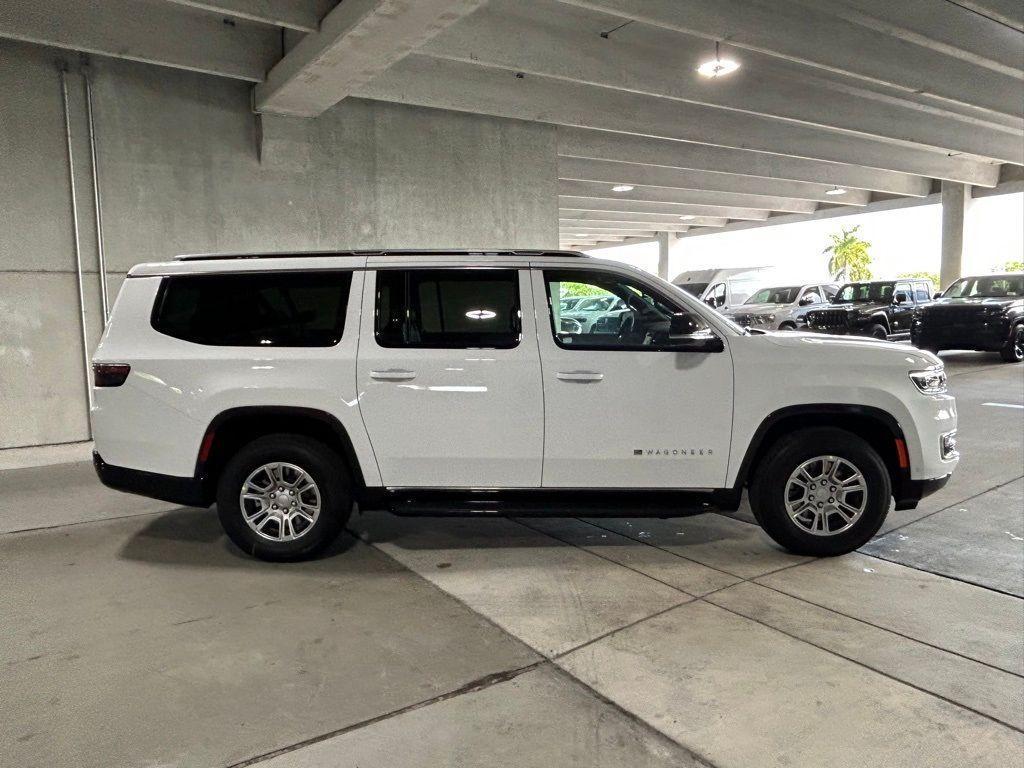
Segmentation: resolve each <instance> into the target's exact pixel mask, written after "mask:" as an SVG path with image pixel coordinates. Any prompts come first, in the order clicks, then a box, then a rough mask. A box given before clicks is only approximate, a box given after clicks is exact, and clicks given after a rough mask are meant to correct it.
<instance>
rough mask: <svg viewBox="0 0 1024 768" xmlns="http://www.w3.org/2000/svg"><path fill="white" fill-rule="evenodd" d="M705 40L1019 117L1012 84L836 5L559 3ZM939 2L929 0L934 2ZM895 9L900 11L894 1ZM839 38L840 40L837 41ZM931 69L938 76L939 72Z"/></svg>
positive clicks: (706, 0) (755, 0) (687, 0)
mask: <svg viewBox="0 0 1024 768" xmlns="http://www.w3.org/2000/svg"><path fill="white" fill-rule="evenodd" d="M560 2H563V3H566V4H569V5H575V6H578V7H582V8H588V9H591V10H595V11H602V12H605V13H609V14H612V15H614V16H616V17H618V18H620V19H623V20H625V19H631V20H634V21H641V22H644V23H646V24H652V25H655V26H660V27H664V28H666V29H672V30H676V31H678V32H684V33H687V34H692V35H697V36H699V37H703V38H705V39H707V40H709V41H715V40H723V41H728V44H727V49H726V50H727V51H731V50H735V49H741V50H745V51H755V52H761V53H767V54H770V55H772V56H776V57H778V58H782V59H787V60H789V61H793V62H796V63H799V64H805V65H809V66H812V67H816V68H818V69H820V70H823V71H824V72H826V73H836V74H842V75H847V76H850V77H853V78H857V79H860V80H864V81H866V82H869V83H876V84H879V85H886V86H890V87H892V88H896V89H898V90H900V91H903V92H904V93H906V94H919V95H924V96H927V97H931V99H933V100H934V103H938V104H941V103H943V102H945V103H949V104H955V105H959V106H961V107H967V108H977V109H981V110H985V111H989V112H992V113H993V114H997V115H1003V116H1007V117H1011V118H1014V119H1018V118H1019V117H1020V110H1019V101H1020V100H1019V98H1016V97H1014V98H1010V99H1008V98H1007V95H1008V94H1013V93H1015V92H1016V90H1015V89H1016V88H1018V87H1019V86H1018V85H1017V81H1016V79H1015V78H1013V77H1011V76H1009V75H1001V74H999V73H993V72H991V70H988V73H989V74H990V75H991V76H986V71H985V70H984V69H983V68H981V67H979V66H977V65H975V64H972V63H970V62H967V61H963V60H961V59H956V58H951V57H949V56H947V55H945V54H943V53H940V52H938V51H935V50H932V49H930V48H927V47H921V46H918V45H914V44H911V43H908V42H907V41H905V40H901V39H899V38H895V37H892V36H890V35H887V34H884V33H882V32H879V31H878V30H875V29H869V28H867V27H864V26H861V25H860V24H857V23H854V22H852V21H848V20H845V19H840V18H838V17H836V16H834V15H830V14H829V12H828V11H829V9H830V8H832V7H833V6H834V5H835V4H836V3H822V2H820V1H815V2H813V3H810V4H808V5H800V4H798V3H796V2H787V1H786V0H560ZM939 4H940V3H929V5H930V6H937V5H939ZM892 6H893V8H894V9H900V8H902V4H901V3H893V4H892ZM837 41H841V42H839V43H837ZM936 73H942V74H941V76H939V77H937V76H936Z"/></svg>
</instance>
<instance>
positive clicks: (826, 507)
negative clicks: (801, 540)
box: [785, 456, 868, 536]
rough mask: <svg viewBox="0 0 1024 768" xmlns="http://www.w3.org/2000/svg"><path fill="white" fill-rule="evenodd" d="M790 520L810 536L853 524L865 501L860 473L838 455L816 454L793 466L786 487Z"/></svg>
mask: <svg viewBox="0 0 1024 768" xmlns="http://www.w3.org/2000/svg"><path fill="white" fill-rule="evenodd" d="M785 503H786V512H787V513H788V514H789V518H790V520H792V521H793V523H794V524H795V525H796V526H797V527H799V528H800V529H801V530H803V531H804V532H806V533H809V534H811V535H813V536H835V535H836V534H839V533H843V532H844V531H848V530H849V529H850V528H852V527H853V526H854V525H855V524H856V523H857V521H858V520H859V519H860V518H861V516H862V515H863V514H864V510H865V509H866V508H867V504H868V486H867V481H866V480H865V479H864V475H863V473H862V472H861V471H860V470H859V469H858V468H857V467H856V466H855V465H854V464H853V463H851V462H850V461H848V460H847V459H844V458H842V457H840V456H815V457H814V458H813V459H808V460H807V461H805V462H803V463H802V464H801V465H800V466H798V467H797V468H796V469H795V470H793V474H791V475H790V476H789V480H788V481H787V483H786V490H785Z"/></svg>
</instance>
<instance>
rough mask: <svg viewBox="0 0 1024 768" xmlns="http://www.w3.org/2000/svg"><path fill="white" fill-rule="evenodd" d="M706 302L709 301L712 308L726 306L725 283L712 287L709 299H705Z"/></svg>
mask: <svg viewBox="0 0 1024 768" xmlns="http://www.w3.org/2000/svg"><path fill="white" fill-rule="evenodd" d="M705 301H707V303H708V304H710V305H711V306H712V307H721V306H724V305H725V283H718V285H715V286H714V287H712V289H711V291H710V292H709V293H708V297H707V299H705Z"/></svg>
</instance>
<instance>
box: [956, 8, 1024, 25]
mask: <svg viewBox="0 0 1024 768" xmlns="http://www.w3.org/2000/svg"><path fill="white" fill-rule="evenodd" d="M959 2H960V5H961V6H963V7H964V8H969V9H970V10H972V11H974V12H975V13H980V14H981V15H982V16H988V17H989V18H990V19H992V20H993V21H998V22H999V23H1000V24H1005V25H1006V26H1008V27H1011V28H1012V29H1016V30H1017V31H1018V32H1024V5H1021V2H1020V0H959Z"/></svg>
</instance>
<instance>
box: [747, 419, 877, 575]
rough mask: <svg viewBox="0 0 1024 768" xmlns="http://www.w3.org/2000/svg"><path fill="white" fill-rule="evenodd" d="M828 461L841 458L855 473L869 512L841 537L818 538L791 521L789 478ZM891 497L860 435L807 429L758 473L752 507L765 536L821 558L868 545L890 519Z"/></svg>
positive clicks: (780, 445) (781, 445) (788, 439)
mask: <svg viewBox="0 0 1024 768" xmlns="http://www.w3.org/2000/svg"><path fill="white" fill-rule="evenodd" d="M825 455H829V456H838V457H839V458H841V459H844V460H846V461H847V462H849V463H850V464H852V465H853V466H854V467H856V468H857V470H859V471H860V473H861V474H862V475H863V477H864V484H865V485H866V488H867V490H866V492H865V493H864V500H865V504H864V510H863V512H862V513H861V515H860V517H858V518H856V519H855V521H854V523H853V525H852V526H850V527H849V528H848V529H846V530H843V531H842V532H840V533H835V534H831V535H816V534H813V533H810V532H808V531H807V530H805V529H804V528H803V527H801V526H800V525H798V524H797V523H796V522H794V521H793V520H792V519H791V518H790V515H789V513H788V511H787V509H786V493H787V486H788V484H789V479H790V476H791V475H792V474H793V473H794V472H795V471H796V470H797V468H798V467H800V466H801V464H803V463H804V462H806V461H809V460H811V459H813V458H815V457H818V456H825ZM891 497H892V480H891V479H890V477H889V471H888V469H886V466H885V462H884V461H883V460H882V457H881V456H879V455H878V452H877V451H875V449H874V448H872V447H871V446H870V445H869V444H868V443H867V442H866V441H864V440H863V439H862V438H860V437H858V436H857V435H855V434H853V433H851V432H847V431H846V430H842V429H836V428H833V427H813V428H810V429H803V430H799V431H797V432H792V433H790V434H788V435H786V436H785V437H783V438H781V439H780V440H779V441H778V442H777V443H775V444H774V445H773V446H771V450H770V451H769V452H768V454H767V458H765V459H764V460H763V461H762V462H761V463H760V465H759V466H758V467H757V469H756V470H755V475H754V479H753V482H752V483H751V486H750V505H751V508H752V509H753V510H754V517H755V518H756V519H757V521H758V522H759V523H760V524H761V527H762V528H764V530H765V532H766V533H767V534H768V535H769V536H771V537H772V538H773V539H774V540H775V541H777V542H778V543H779V544H781V545H782V546H783V547H785V548H786V549H788V550H789V551H790V552H793V553H794V554H798V555H814V556H818V557H831V556H834V555H842V554H846V553H847V552H852V551H853V550H855V549H857V548H858V547H861V546H863V545H864V544H866V543H867V542H868V541H869V540H870V539H871V537H872V536H874V535H875V534H876V533H877V532H878V529H879V528H880V527H881V525H882V523H883V522H884V520H885V516H886V515H887V514H888V513H889V502H890V499H891ZM832 519H833V520H835V519H836V518H835V517H833V518H832ZM837 522H841V521H838V520H837Z"/></svg>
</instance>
